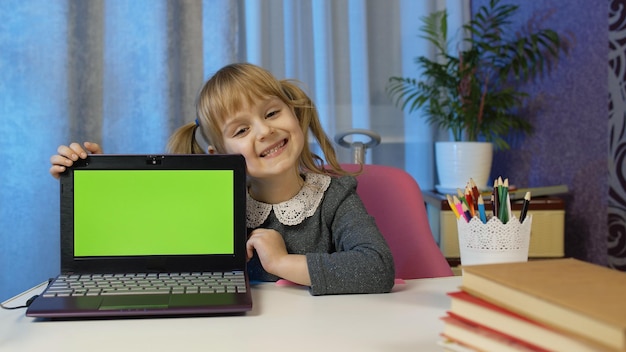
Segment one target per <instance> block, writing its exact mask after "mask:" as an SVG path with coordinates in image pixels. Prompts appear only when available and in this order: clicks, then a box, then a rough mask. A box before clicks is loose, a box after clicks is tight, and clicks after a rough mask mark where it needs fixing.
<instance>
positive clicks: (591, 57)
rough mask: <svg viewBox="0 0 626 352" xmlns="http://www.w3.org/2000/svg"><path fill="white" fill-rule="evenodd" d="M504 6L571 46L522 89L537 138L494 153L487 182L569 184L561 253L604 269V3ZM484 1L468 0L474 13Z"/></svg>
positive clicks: (552, 0)
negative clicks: (546, 71)
mask: <svg viewBox="0 0 626 352" xmlns="http://www.w3.org/2000/svg"><path fill="white" fill-rule="evenodd" d="M503 2H505V3H511V4H517V5H520V11H519V14H520V16H519V21H520V23H525V22H526V20H528V19H530V18H533V19H534V20H535V21H538V22H539V23H543V24H544V26H545V27H546V28H551V29H554V30H556V31H558V32H559V33H564V34H567V35H570V36H571V37H572V38H573V40H572V45H573V46H572V50H571V52H570V54H569V56H567V57H564V58H563V60H561V61H560V62H559V64H558V67H556V69H554V70H553V71H552V72H551V73H550V75H549V77H546V78H544V79H542V80H539V81H537V82H534V83H533V84H529V85H527V86H526V87H524V89H525V90H526V91H527V92H528V93H530V94H531V96H532V97H533V99H532V101H531V102H530V104H529V109H528V112H527V113H526V114H527V117H528V118H529V119H530V120H531V121H532V122H533V123H534V126H535V129H536V130H535V133H534V134H533V135H531V136H527V137H525V138H516V139H515V140H513V149H511V150H509V151H499V152H497V153H496V154H495V157H494V166H493V170H492V172H493V175H492V176H493V177H497V176H500V175H502V176H505V177H508V178H509V180H510V181H511V182H512V183H514V184H515V185H517V186H518V187H539V186H548V185H556V184H566V185H568V187H569V189H570V195H569V196H568V197H567V198H566V226H565V254H566V255H567V256H572V257H577V258H580V259H583V260H587V261H591V262H595V263H598V264H607V236H608V225H607V195H608V178H607V174H608V163H607V151H608V135H609V134H608V125H607V117H608V107H607V94H608V88H607V81H608V77H607V57H608V46H607V38H608V20H607V17H608V2H607V1H588V0H570V1H561V0H542V1H522V0H505V1H503ZM487 3H488V0H473V1H472V8H473V9H474V10H475V9H476V8H478V6H481V5H483V4H487Z"/></svg>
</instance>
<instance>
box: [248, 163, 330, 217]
mask: <svg viewBox="0 0 626 352" xmlns="http://www.w3.org/2000/svg"><path fill="white" fill-rule="evenodd" d="M304 177H305V180H304V186H302V188H301V189H300V192H298V194H296V195H295V196H294V197H293V198H291V199H289V200H287V201H284V202H282V203H278V204H268V203H263V202H259V201H258V200H255V199H253V198H252V197H250V194H249V193H248V201H247V208H248V211H247V214H246V225H247V227H248V228H251V229H254V228H257V227H259V226H260V225H261V224H262V223H263V222H265V219H267V217H268V216H269V215H270V212H271V211H272V209H274V214H276V218H278V221H280V222H281V224H283V225H298V224H299V223H301V222H302V221H304V219H306V218H308V217H310V216H312V215H313V214H314V213H315V210H317V207H318V206H319V205H320V203H321V201H322V198H323V197H324V192H326V189H328V186H329V185H330V176H328V175H320V174H314V173H307V174H305V175H304Z"/></svg>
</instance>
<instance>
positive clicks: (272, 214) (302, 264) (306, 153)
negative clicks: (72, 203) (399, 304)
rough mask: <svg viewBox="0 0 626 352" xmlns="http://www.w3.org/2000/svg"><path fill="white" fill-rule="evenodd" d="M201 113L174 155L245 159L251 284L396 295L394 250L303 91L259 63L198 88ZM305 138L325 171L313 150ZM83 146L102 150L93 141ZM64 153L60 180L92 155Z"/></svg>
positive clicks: (174, 144) (176, 141)
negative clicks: (318, 149) (314, 142)
mask: <svg viewBox="0 0 626 352" xmlns="http://www.w3.org/2000/svg"><path fill="white" fill-rule="evenodd" d="M197 115H198V119H197V120H196V122H195V123H191V124H188V125H185V126H183V127H181V128H180V129H179V130H177V131H176V132H175V133H174V134H173V135H172V137H171V138H170V141H169V143H168V151H169V152H171V153H183V154H189V153H209V154H213V153H227V154H242V155H243V156H244V157H245V159H246V167H247V173H248V181H249V184H248V201H247V227H248V230H249V238H248V241H247V252H248V257H249V258H250V261H249V263H248V270H249V271H250V274H251V279H253V280H261V281H275V280H277V279H279V278H283V279H286V280H289V281H292V282H295V283H298V284H301V285H306V286H310V290H311V293H312V294H313V295H324V294H341V293H381V292H389V291H390V290H391V288H392V286H393V283H394V266H393V258H392V255H391V252H390V250H389V247H388V246H387V244H386V242H385V240H384V239H383V237H382V235H381V234H380V232H379V230H378V228H377V227H376V224H375V222H374V219H373V218H372V217H371V216H370V215H368V214H367V212H366V210H365V208H364V206H363V204H362V202H361V200H360V198H359V197H358V195H357V194H356V184H357V183H356V179H355V178H354V177H353V175H351V174H349V173H347V172H346V171H344V170H342V169H341V167H340V165H339V163H338V162H337V159H336V156H335V151H334V150H333V148H332V145H331V143H330V141H329V140H328V137H327V136H326V135H325V133H324V131H323V129H322V127H321V124H320V122H319V118H318V116H317V111H316V109H315V107H314V105H313V103H312V102H311V100H310V99H309V97H308V96H307V95H306V94H305V93H304V92H303V91H302V90H301V89H300V88H299V87H298V86H297V85H295V84H293V83H292V82H291V81H287V80H281V81H279V80H277V79H276V78H274V77H273V76H272V75H271V74H270V73H269V72H268V71H266V70H264V69H262V68H260V67H258V66H255V65H251V64H233V65H228V66H226V67H224V68H222V69H221V70H219V71H218V72H217V73H216V74H215V75H214V76H213V77H212V78H210V79H209V80H208V81H207V82H206V84H205V85H204V87H203V88H202V90H201V92H200V95H199V97H198V102H197ZM309 133H310V134H311V135H312V136H313V137H314V138H315V139H316V140H317V142H318V143H319V145H320V147H321V150H322V152H323V154H324V156H325V159H326V161H327V162H328V165H327V166H326V167H324V163H323V161H322V159H321V158H320V157H319V156H317V155H315V154H314V153H312V152H311V150H310V149H309ZM209 141H210V142H209ZM85 149H87V151H89V152H92V153H101V152H102V150H101V149H100V147H99V146H98V145H97V144H93V143H92V144H85ZM58 152H59V154H58V155H55V156H53V157H52V158H51V163H52V164H53V165H52V168H51V169H50V172H51V174H52V175H53V176H55V177H58V175H59V174H60V173H61V172H63V171H64V170H65V167H67V166H71V165H72V163H73V161H75V160H77V159H78V158H85V157H86V156H87V153H86V152H85V150H84V149H83V148H81V146H80V145H78V144H77V143H72V144H71V145H70V146H69V147H67V146H61V147H59V149H58Z"/></svg>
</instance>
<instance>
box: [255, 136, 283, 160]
mask: <svg viewBox="0 0 626 352" xmlns="http://www.w3.org/2000/svg"><path fill="white" fill-rule="evenodd" d="M287 143H288V140H287V139H283V140H282V141H280V142H278V143H276V144H275V145H273V146H272V147H270V148H268V149H266V150H265V151H263V152H262V153H261V155H260V156H261V158H271V157H274V156H276V155H278V153H280V152H282V151H283V150H284V148H285V145H286V144H287Z"/></svg>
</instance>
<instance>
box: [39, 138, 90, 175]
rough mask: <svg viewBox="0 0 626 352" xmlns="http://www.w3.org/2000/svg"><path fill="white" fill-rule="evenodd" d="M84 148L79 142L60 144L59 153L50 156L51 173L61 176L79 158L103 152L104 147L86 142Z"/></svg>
mask: <svg viewBox="0 0 626 352" xmlns="http://www.w3.org/2000/svg"><path fill="white" fill-rule="evenodd" d="M83 145H84V148H83V147H81V146H80V144H78V143H75V142H74V143H72V144H70V145H69V146H65V145H60V146H59V148H57V153H58V154H55V155H53V156H52V157H50V163H51V164H52V166H51V167H50V174H51V175H52V177H54V178H57V179H58V178H59V177H60V176H61V174H62V173H63V172H64V171H65V170H66V169H67V168H68V167H70V166H72V165H74V162H75V161H76V160H78V159H85V158H87V154H88V153H91V154H102V148H100V146H99V145H98V144H97V143H92V142H85V143H84V144H83Z"/></svg>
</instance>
